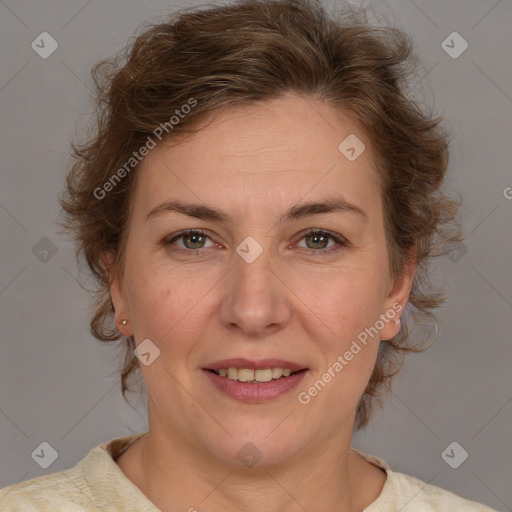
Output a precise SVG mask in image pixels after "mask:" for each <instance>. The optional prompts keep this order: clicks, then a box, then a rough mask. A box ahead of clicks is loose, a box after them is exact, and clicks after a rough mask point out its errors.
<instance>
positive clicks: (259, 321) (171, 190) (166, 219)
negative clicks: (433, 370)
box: [105, 93, 415, 512]
mask: <svg viewBox="0 0 512 512" xmlns="http://www.w3.org/2000/svg"><path fill="white" fill-rule="evenodd" d="M349 134H356V135H357V137H358V138H359V139H361V140H362V141H363V142H364V143H365V145H366V150H365V151H364V152H363V153H362V154H361V155H360V156H359V157H358V158H357V159H356V160H355V161H353V162H351V161H349V160H348V159H347V158H345V156H344V155H343V154H341V153H340V151H339V150H338V146H339V144H340V142H341V141H343V140H344V139H345V138H346V137H347V136H348V135H349ZM370 152H371V143H370V140H369V139H368V138H367V136H366V135H365V133H364V132H363V131H361V129H360V128H358V126H357V125H356V124H354V123H353V122H352V121H351V119H350V118H349V117H348V116H347V115H345V114H343V113H342V112H340V111H337V110H334V109H333V108H332V107H331V106H330V105H329V104H327V103H324V102H321V101H317V100H313V99H311V98H307V99H306V98H301V97H299V96H297V95H295V94H292V93H289V94H286V95H284V96H283V97H281V98H280V99H276V100H273V101H271V102H268V103H266V104H259V105H253V106H243V107H240V106H237V107H233V108H230V109H228V110H225V111H223V112H221V113H217V114H216V115H214V116H213V117H212V118H211V123H210V124H209V125H208V126H206V127H205V128H203V129H202V130H201V131H199V132H198V133H196V134H194V135H193V136H191V137H190V138H188V139H187V140H186V141H185V142H181V143H180V144H176V143H173V144H171V141H167V142H165V143H162V144H161V145H160V146H158V147H157V148H155V149H154V150H152V151H151V152H150V153H149V154H148V156H147V157H145V159H144V160H143V161H142V163H141V165H140V167H139V169H138V172H139V173H140V174H139V181H138V184H137V188H136V191H135V196H134V198H133V204H132V211H131V218H130V222H129V232H128V239H127V246H126V255H125V256H126V258H125V268H124V273H123V274H122V276H121V278H118V277H115V278H113V281H112V286H111V296H112V300H113V303H114V307H115V311H116V314H115V319H116V325H117V327H118V329H119V330H120V331H121V332H122V333H123V334H125V335H127V336H129V335H132V334H133V335H134V336H135V340H136V343H137V344H138V343H140V342H141V341H142V340H144V339H146V338H149V339H150V340H151V341H152V342H153V343H154V344H155V345H156V346H157V347H158V348H159V349H160V356H159V357H158V358H157V359H155V361H154V362H153V363H151V364H150V365H149V366H145V365H141V370H142V374H143V378H144V380H145V383H146V386H147V390H148V413H149V431H148V434H147V435H145V436H143V437H142V438H141V439H140V440H138V441H137V442H136V443H134V444H133V445H132V446H131V447H130V448H129V449H128V450H127V451H126V452H125V453H124V454H123V455H122V456H121V457H120V458H119V459H118V460H117V463H118V464H119V466H120V467H121V469H122V470H123V471H124V473H125V474H126V476H127V477H128V478H129V479H130V480H131V481H132V482H133V483H134V484H135V485H137V486H138V487H139V488H140V489H141V490H142V492H144V493H145V494H146V496H147V497H148V498H149V499H150V500H151V501H152V502H153V503H155V505H156V506H157V507H159V508H160V509H162V510H189V509H191V508H192V507H194V508H195V509H197V510H198V511H199V512H200V511H201V510H208V511H211V512H220V511H225V510H235V507H236V508H237V509H240V510H246V511H255V512H256V511H257V512H260V511H261V510H272V511H276V512H278V511H285V510H286V511H299V510H300V511H303V510H304V509H306V510H318V511H331V510H336V511H344V512H349V511H351V512H352V511H361V510H363V509H364V508H365V507H367V506H368V505H369V504H370V503H372V502H373V501H374V500H375V499H377V497H378V496H379V494H380V492H381V490H382V487H383V485H384V483H385V480H386V475H385V473H384V472H383V471H382V470H380V469H378V468H377V467H376V466H374V465H372V464H370V463H369V462H367V461H366V460H364V459H363V458H362V457H360V456H359V455H357V454H355V453H354V452H350V451H349V449H350V443H351V439H352V433H353V425H354V420H355V410H356V406H357V402H358V400H359V398H360V397H361V395H362V394H363V391H364V389H365V387H366V384H367V382H368V380H369V378H370V375H371V372H372V369H373V367H374V364H375V361H376V357H377V350H378V345H379V338H382V339H390V338H392V337H393V336H395V335H396V334H397V333H398V330H399V328H400V326H399V324H396V323H394V322H393V321H390V322H387V323H385V326H384V328H383V329H382V330H381V331H380V333H379V336H377V337H375V338H373V339H371V340H370V341H369V343H368V345H367V346H366V347H364V348H363V349H362V350H361V351H360V352H359V353H358V354H357V355H355V356H354V358H353V359H352V360H351V361H350V362H349V364H347V365H346V366H345V367H344V368H343V370H342V371H341V372H340V373H339V374H337V375H336V377H335V378H333V379H332V380H331V382H330V383H328V384H327V385H326V386H325V388H324V389H323V390H322V391H321V392H320V393H318V395H317V396H315V397H314V398H312V399H311V401H310V402H309V403H308V404H307V405H302V404H301V403H299V402H298V400H297V394H298V392H300V391H304V390H307V389H308V388H309V387H310V386H312V385H313V383H314V382H315V381H317V380H318V379H319V378H320V377H321V375H322V374H323V373H324V372H325V371H327V369H328V368H329V367H331V366H332V365H333V363H334V362H335V361H336V359H337V357H338V356H339V355H343V354H344V353H345V352H346V351H347V350H348V349H349V348H350V345H351V343H352V341H353V340H354V339H356V338H357V335H358V334H359V333H361V332H362V331H364V329H365V328H366V327H370V326H373V325H374V324H375V322H376V320H378V319H379V315H381V314H384V313H386V311H388V310H390V309H392V307H393V304H395V305H396V304H400V306H401V307H402V308H405V305H406V302H407V299H408V294H409V290H410V287H411V284H412V279H413V275H414V270H415V269H414V268H407V269H406V272H404V274H403V276H402V277H400V278H399V279H393V278H392V277H391V276H390V274H389V262H388V254H387V248H386V239H385V231H384V220H383V212H382V200H381V196H380V189H379V184H378V181H377V175H376V171H375V170H374V169H373V168H372V166H371V160H370ZM330 197H342V198H343V199H344V200H345V201H347V202H349V203H351V204H353V205H355V206H357V207H358V208H360V209H361V210H363V211H364V212H365V214H366V215H365V216H363V215H357V214H353V213H348V212H339V211H338V212H331V213H322V214H314V215H309V216H307V217H304V218H301V219H296V220H291V221H287V222H281V223H279V222H278V220H279V218H280V217H281V215H282V214H283V212H284V211H285V210H286V209H287V208H289V207H291V206H294V205H296V204H297V203H303V202H305V201H319V202H321V201H324V200H326V199H327V198H330ZM170 199H178V200H180V201H183V202H190V203H199V204H204V205H209V206H212V207H215V208H218V209H221V210H223V211H224V212H225V213H226V214H228V215H229V216H230V217H231V219H230V220H229V221H228V222H226V223H224V222H221V223H219V222H213V221H211V220H201V219H197V218H193V217H189V216H187V215H183V214H180V213H176V212H164V213H161V214H159V215H155V216H153V217H151V218H150V219H146V216H147V214H148V212H150V211H151V210H152V209H153V208H155V207H156V206H158V205H160V204H162V203H164V202H165V201H168V200H170ZM189 228H193V229H201V230H203V231H204V232H205V234H206V235H207V237H206V238H201V237H199V243H198V241H197V240H198V239H197V238H196V239H194V237H192V238H191V237H190V236H189V237H185V238H181V239H178V240H176V241H175V242H174V243H172V244H169V243H167V244H166V243H165V241H166V240H167V241H168V240H169V239H170V238H172V237H171V236H170V235H173V234H176V233H178V232H179V231H181V230H184V229H189ZM309 228H316V229H319V230H324V231H328V232H331V233H334V234H339V235H341V236H343V237H344V238H345V239H346V240H348V245H346V246H342V245H337V243H336V241H335V240H334V239H331V238H327V241H326V240H325V239H321V240H320V242H319V241H318V240H317V239H315V237H314V236H305V235H304V233H303V232H304V230H306V229H309ZM248 236H250V237H252V238H254V239H255V240H256V241H257V242H258V243H259V244H260V246H261V247H262V249H263V253H262V254H261V255H260V256H259V257H258V258H257V259H256V260H255V261H254V262H252V263H247V262H246V261H244V259H242V258H241V257H240V256H239V255H238V254H237V252H236V248H237V246H238V245H239V244H240V243H241V242H242V241H243V240H244V239H245V238H246V237H248ZM185 244H186V245H185ZM194 244H195V245H194ZM201 247H202V248H203V250H204V252H203V253H202V254H199V255H198V254H196V253H197V249H198V248H201ZM331 247H337V250H335V251H333V252H331V253H329V252H326V251H328V249H330V248H331ZM179 249H181V250H182V251H188V252H187V253H186V254H185V253H182V252H178V251H179ZM320 253H324V256H321V255H320ZM105 261H106V262H108V261H112V259H111V258H110V259H109V257H108V255H106V258H105ZM113 275H114V273H113ZM123 319H126V320H127V324H126V325H122V324H121V321H122V320H123ZM231 357H245V358H248V359H263V358H270V357H275V358H281V359H285V360H291V361H295V362H297V363H300V364H302V365H303V366H304V367H307V368H309V371H308V373H307V375H306V376H305V378H304V379H303V381H302V382H301V383H300V385H299V387H298V389H295V390H293V391H291V392H289V393H286V394H285V395H282V396H280V397H278V398H276V399H274V400H271V401H267V402H262V403H243V402H240V401H238V400H236V399H234V398H232V397H230V396H227V395H225V394H223V393H222V392H220V391H219V390H217V389H216V388H215V387H214V386H213V385H212V384H211V383H210V381H209V379H208V378H206V377H205V376H204V375H203V372H202V370H201V368H204V367H205V366H207V364H208V363H211V362H213V361H216V360H219V359H225V358H231ZM248 442H250V443H252V444H253V445H255V446H256V447H257V448H258V450H259V452H260V453H261V459H260V460H259V461H258V464H257V465H256V466H253V467H245V466H244V465H243V464H242V463H241V461H240V460H239V459H238V457H237V453H238V451H239V450H240V449H241V448H242V447H243V446H244V445H245V444H246V443H248Z"/></svg>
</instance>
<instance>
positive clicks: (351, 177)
mask: <svg viewBox="0 0 512 512" xmlns="http://www.w3.org/2000/svg"><path fill="white" fill-rule="evenodd" d="M344 141H348V143H344ZM360 143H363V144H364V146H365V148H364V150H363V149H362V148H363V146H362V145H361V144H360ZM340 144H341V148H340ZM358 144H359V145H358ZM347 146H349V147H348V148H347ZM350 146H352V147H353V148H354V151H355V154H356V156H357V155H358V154H359V153H360V154H359V155H358V156H357V158H355V159H349V158H347V155H348V156H353V154H354V151H352V152H351V151H349V152H348V153H347V149H349V150H351V147H350ZM370 151H371V145H370V141H369V140H368V138H367V136H366V134H365V133H364V132H363V130H362V129H361V128H360V127H359V126H358V125H357V124H356V123H355V122H354V120H353V119H352V118H351V117H350V116H349V115H347V114H345V113H343V112H341V111H339V110H335V109H334V108H333V107H332V106H330V105H329V104H328V103H326V102H322V101H318V100H313V99H310V98H307V99H306V98H302V97H299V96H296V95H292V94H289V95H286V96H284V97H283V98H280V99H276V100H272V101H270V102H266V103H257V104H252V105H241V106H235V107H230V108H228V109H225V110H223V111H220V112H215V113H213V114H212V115H210V117H209V119H207V120H206V123H205V126H204V127H203V128H202V129H200V130H199V131H198V132H196V133H194V134H192V135H190V136H187V137H186V138H185V139H184V140H182V141H176V140H173V139H170V140H167V141H163V142H162V143H161V144H160V145H159V146H157V147H156V148H155V149H154V150H152V151H151V152H150V153H149V154H148V155H147V156H146V157H145V159H144V160H143V162H142V163H141V165H140V168H139V170H138V172H139V173H140V176H139V185H138V191H137V194H136V195H137V196H138V199H137V201H138V202H139V203H142V206H143V207H144V208H145V209H146V210H148V209H151V208H152V207H154V206H155V204H157V203H158V202H160V201H165V200H168V199H169V198H172V197H180V198H185V199H187V200H193V201H194V202H198V200H199V201H202V202H205V203H209V204H219V203H223V204H224V203H235V202H236V201H237V200H238V201H240V200H244V199H245V200H246V201H248V200H249V198H251V201H252V202H253V204H254V206H256V205H257V203H259V206H260V207H271V205H272V204H273V203H276V202H277V203H280V204H281V205H282V206H283V207H285V206H287V203H294V202H297V201H299V200H300V199H301V198H304V199H318V198H321V197H322V196H325V195H326V194H329V195H332V194H333V193H334V192H336V191H339V192H340V193H341V194H345V193H346V194H348V195H350V196H352V197H351V199H352V200H353V201H360V202H373V203H375V202H376V201H377V202H379V201H378V198H376V197H375V196H376V195H377V196H378V195H379V192H378V179H377V176H376V174H375V171H374V170H373V168H372V164H371V155H370Z"/></svg>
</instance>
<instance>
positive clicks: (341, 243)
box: [164, 229, 349, 256]
mask: <svg viewBox="0 0 512 512" xmlns="http://www.w3.org/2000/svg"><path fill="white" fill-rule="evenodd" d="M187 235H201V236H204V237H206V238H208V239H210V240H211V241H212V242H213V240H212V239H211V238H210V237H209V236H208V235H207V234H206V233H205V232H204V231H202V230H201V229H187V230H184V231H180V232H179V233H176V234H175V235H174V236H172V238H167V239H165V240H164V245H166V246H169V245H171V244H173V243H174V242H175V241H176V240H179V239H180V238H183V237H185V236H187ZM310 235H321V236H327V237H329V238H331V239H332V240H334V241H335V242H336V245H334V246H332V247H329V248H328V249H306V251H307V252H308V253H309V254H312V255H314V256H329V255H330V254H332V253H333V252H335V251H338V250H339V249H341V248H342V247H347V246H348V245H349V243H348V241H347V240H346V239H345V238H344V237H342V236H340V235H336V234H334V233H330V232H329V231H324V230H320V229H308V230H307V231H306V232H304V233H303V234H302V237H301V238H300V239H299V242H300V241H301V240H302V239H303V238H306V237H307V236H310ZM208 249H209V248H202V249H182V248H181V247H175V248H174V249H173V251H176V252H179V253H182V254H187V255H191V254H194V255H195V256H202V255H203V253H204V252H206V251H208Z"/></svg>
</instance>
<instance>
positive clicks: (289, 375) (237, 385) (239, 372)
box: [202, 358, 309, 402]
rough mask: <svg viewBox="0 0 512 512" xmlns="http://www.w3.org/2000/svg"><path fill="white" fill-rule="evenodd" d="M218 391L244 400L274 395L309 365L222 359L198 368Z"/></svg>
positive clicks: (296, 381) (288, 386) (288, 388)
mask: <svg viewBox="0 0 512 512" xmlns="http://www.w3.org/2000/svg"><path fill="white" fill-rule="evenodd" d="M202 370H203V372H204V373H205V375H207V376H209V377H210V379H209V380H210V382H211V383H212V384H214V386H215V387H217V388H218V389H219V390H220V391H222V392H224V393H226V394H228V395H231V396H232V397H234V398H236V399H238V400H242V401H248V402H261V401H266V400H271V399H273V398H277V397H279V396H281V395H283V394H285V393H287V392H289V391H291V390H292V389H294V388H295V387H296V386H297V385H298V384H299V382H300V381H301V380H302V379H303V378H304V375H305V374H306V373H307V371H308V370H309V368H306V367H305V366H303V365H300V364H298V363H294V362H291V361H284V360H282V359H265V360H260V361H251V360H248V359H240V358H239V359H225V360H223V361H217V362H215V363H211V364H209V365H208V366H207V367H205V368H202Z"/></svg>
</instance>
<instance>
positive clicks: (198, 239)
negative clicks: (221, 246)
mask: <svg viewBox="0 0 512 512" xmlns="http://www.w3.org/2000/svg"><path fill="white" fill-rule="evenodd" d="M207 240H210V242H211V244H210V245H209V246H206V245H205V244H206V241H207ZM178 241H181V244H179V243H176V242H178ZM165 243H166V245H171V244H174V245H176V246H177V247H178V249H179V250H181V251H183V252H192V251H195V252H200V251H201V250H202V249H205V248H208V247H213V246H214V245H215V244H214V243H213V242H212V241H211V239H210V237H209V236H208V235H206V234H205V233H204V232H203V231H201V230H197V229H188V230H186V231H181V232H180V233H177V234H176V235H174V236H173V237H172V238H171V239H167V240H166V242H165Z"/></svg>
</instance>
